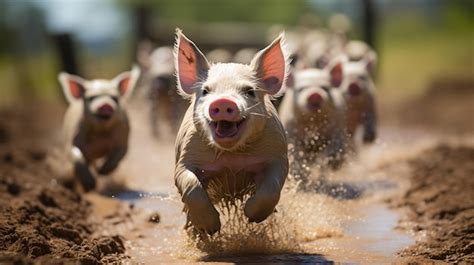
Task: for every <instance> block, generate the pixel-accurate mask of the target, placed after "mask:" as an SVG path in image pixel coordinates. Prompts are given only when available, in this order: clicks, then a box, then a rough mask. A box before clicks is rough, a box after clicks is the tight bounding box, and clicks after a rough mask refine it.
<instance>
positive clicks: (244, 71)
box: [174, 30, 288, 234]
mask: <svg viewBox="0 0 474 265" xmlns="http://www.w3.org/2000/svg"><path fill="white" fill-rule="evenodd" d="M283 38H284V37H283V35H281V36H280V37H278V38H277V39H276V40H275V41H274V42H272V43H271V44H270V45H269V46H268V47H266V48H265V49H263V50H261V51H260V52H258V53H257V54H256V55H255V56H254V58H253V60H252V62H251V63H250V64H249V65H245V64H236V63H215V64H210V63H209V62H208V60H207V59H206V57H205V56H204V55H203V54H202V52H201V51H200V50H199V49H198V48H197V46H196V45H195V44H194V43H193V42H192V41H190V40H189V39H188V38H187V37H185V36H184V35H183V34H182V32H181V31H180V30H177V32H176V46H175V57H176V75H177V80H178V90H179V92H180V93H181V94H182V95H183V96H184V97H185V98H188V99H189V100H190V102H191V105H190V106H189V108H188V111H187V112H186V114H185V117H184V119H183V122H182V124H181V128H180V130H179V133H178V136H177V139H176V166H175V175H174V179H175V184H176V187H177V188H178V191H179V193H180V194H181V196H182V201H183V202H184V205H185V211H186V213H187V219H188V226H193V227H194V228H196V229H197V230H198V231H205V232H207V233H209V234H212V233H215V232H216V231H218V230H220V226H221V223H220V220H219V213H218V211H217V210H216V208H215V206H214V205H215V204H217V203H219V202H222V201H224V202H230V203H232V202H235V201H236V200H238V199H243V198H246V195H250V197H249V198H248V199H247V201H246V202H245V206H244V209H243V210H244V214H245V215H246V216H247V217H248V219H249V221H250V222H262V221H264V220H265V219H266V218H267V217H268V216H269V215H270V214H272V213H273V212H274V210H275V206H276V205H277V203H278V201H279V199H280V192H281V189H282V187H283V184H284V183H285V180H286V177H287V174H288V153H287V141H286V137H285V132H284V129H283V126H282V125H281V123H280V120H279V119H278V114H277V112H276V110H275V108H274V107H273V105H272V103H271V102H270V97H275V96H278V95H280V94H281V93H283V89H284V85H283V84H284V83H285V77H286V74H287V70H288V64H287V57H286V53H285V49H284V48H283V41H284V39H283Z"/></svg>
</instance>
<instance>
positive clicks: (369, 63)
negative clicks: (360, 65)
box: [364, 51, 377, 78]
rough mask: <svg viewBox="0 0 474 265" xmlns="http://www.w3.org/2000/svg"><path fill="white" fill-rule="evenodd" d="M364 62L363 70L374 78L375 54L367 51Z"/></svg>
mask: <svg viewBox="0 0 474 265" xmlns="http://www.w3.org/2000/svg"><path fill="white" fill-rule="evenodd" d="M364 61H365V63H366V65H365V68H366V69H367V71H368V72H369V74H370V75H371V76H372V78H374V76H375V70H376V68H377V54H376V53H375V52H374V51H369V52H368V53H367V54H366V55H365V56H364Z"/></svg>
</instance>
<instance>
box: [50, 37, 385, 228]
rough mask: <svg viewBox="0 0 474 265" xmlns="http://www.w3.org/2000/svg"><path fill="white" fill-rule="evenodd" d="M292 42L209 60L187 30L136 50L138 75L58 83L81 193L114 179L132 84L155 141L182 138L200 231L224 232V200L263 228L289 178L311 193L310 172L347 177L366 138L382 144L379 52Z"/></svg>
mask: <svg viewBox="0 0 474 265" xmlns="http://www.w3.org/2000/svg"><path fill="white" fill-rule="evenodd" d="M288 35H289V36H290V37H292V38H288V39H285V35H284V34H280V35H279V36H278V37H276V38H275V39H274V40H273V41H272V42H271V43H270V44H269V45H268V46H267V47H265V48H263V49H261V50H260V51H258V50H255V49H253V48H246V49H243V50H240V51H238V52H237V53H235V54H232V53H231V52H229V51H227V50H225V49H216V50H213V51H211V52H209V53H208V54H207V55H204V54H203V52H201V50H200V49H199V48H198V46H197V45H196V44H195V43H194V42H192V41H191V40H190V39H188V38H187V37H186V36H185V35H184V34H183V33H182V32H181V30H179V29H178V30H177V31H176V43H175V45H174V47H173V48H172V47H160V48H158V49H156V50H154V51H152V52H146V51H145V52H144V51H139V53H138V62H139V63H140V66H141V69H142V73H141V74H140V70H139V69H138V67H134V68H133V69H132V70H131V71H129V72H124V73H122V74H119V75H118V76H117V77H115V78H114V79H112V80H101V79H97V80H84V79H82V78H81V77H78V76H74V75H70V74H67V73H61V74H59V81H60V83H61V85H62V87H63V90H64V94H65V96H66V98H67V99H68V101H69V103H70V104H69V109H68V110H67V112H66V115H65V119H64V134H65V140H66V152H67V155H68V157H70V159H71V161H72V166H73V170H74V175H75V176H76V178H77V180H78V181H79V182H80V183H81V186H82V187H83V189H84V190H86V191H89V190H92V189H94V188H95V185H96V178H95V176H94V175H96V174H100V175H106V174H109V173H111V172H112V171H113V170H114V169H115V168H116V167H117V166H118V165H119V163H120V161H121V160H122V158H123V157H124V156H125V154H126V152H127V147H128V135H129V130H130V127H129V123H128V117H127V113H126V109H125V107H124V106H125V103H126V101H127V100H128V99H129V98H130V95H131V94H132V92H133V89H134V87H135V86H137V87H139V88H140V89H139V91H138V92H140V94H139V95H141V97H142V98H146V100H147V101H148V102H149V104H147V105H149V110H150V111H149V113H150V115H149V120H150V127H151V131H152V132H153V134H154V135H155V136H157V137H159V131H160V130H159V123H158V120H165V121H167V122H168V123H169V127H170V128H171V129H172V130H173V131H175V132H176V134H177V136H176V145H175V153H176V160H175V170H174V180H175V185H176V187H177V189H178V191H179V193H180V195H181V199H182V202H183V203H184V211H185V213H186V215H187V225H186V226H187V227H188V228H191V229H193V230H194V231H195V232H199V233H201V232H204V233H207V234H213V233H215V232H217V231H219V230H220V227H221V223H220V218H219V211H218V209H216V205H217V204H218V203H219V202H222V201H224V202H235V201H236V200H245V203H244V204H243V205H244V207H243V212H244V214H245V216H246V217H247V218H248V220H249V222H257V223H258V222H262V221H264V220H265V219H266V218H267V217H268V216H269V215H271V214H272V213H273V212H274V211H275V207H276V205H277V204H278V201H279V199H280V193H281V191H282V189H283V186H284V184H285V181H286V180H287V178H288V179H289V180H290V181H293V182H294V183H296V184H297V185H296V186H297V187H298V188H299V189H301V190H307V189H308V183H310V182H311V181H312V180H311V178H310V175H311V172H312V168H314V167H315V166H318V167H319V168H320V169H321V170H320V172H321V173H320V175H321V176H320V178H322V177H323V176H324V175H325V174H324V172H327V171H328V170H336V169H338V168H339V167H340V166H341V165H343V163H344V161H345V160H346V159H347V157H348V155H349V154H353V153H354V151H355V149H356V143H357V142H358V139H356V138H357V137H356V136H357V135H359V133H358V132H359V131H360V132H361V134H360V135H361V141H362V142H363V143H371V142H373V141H374V140H375V138H376V121H377V117H376V108H375V96H374V94H375V87H374V83H373V76H374V71H375V67H376V54H375V52H374V51H373V50H372V49H371V48H370V47H369V46H368V45H366V44H365V43H363V42H361V41H346V40H345V39H344V38H339V37H338V36H337V35H334V34H331V33H327V32H323V31H314V32H310V33H306V34H300V35H298V34H292V33H291V32H290V34H288ZM230 61H235V63H231V62H230ZM139 79H140V80H139ZM186 109H187V110H186ZM159 115H163V116H161V117H159Z"/></svg>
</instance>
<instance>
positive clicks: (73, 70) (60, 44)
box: [52, 33, 80, 75]
mask: <svg viewBox="0 0 474 265" xmlns="http://www.w3.org/2000/svg"><path fill="white" fill-rule="evenodd" d="M52 37H53V40H54V43H55V45H56V49H57V51H58V54H59V58H60V60H61V67H62V71H66V72H68V73H70V74H75V75H80V72H79V68H78V65H77V57H76V51H75V49H74V42H73V40H72V36H71V34H69V33H59V34H54V35H53V36H52Z"/></svg>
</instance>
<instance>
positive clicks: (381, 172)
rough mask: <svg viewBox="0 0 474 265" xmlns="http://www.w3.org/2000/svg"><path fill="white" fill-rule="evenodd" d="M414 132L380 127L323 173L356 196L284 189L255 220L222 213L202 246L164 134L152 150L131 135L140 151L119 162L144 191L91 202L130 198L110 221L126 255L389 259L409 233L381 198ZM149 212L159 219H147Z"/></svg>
mask: <svg viewBox="0 0 474 265" xmlns="http://www.w3.org/2000/svg"><path fill="white" fill-rule="evenodd" d="M417 134H418V132H416V131H409V132H407V133H405V134H400V133H399V132H397V131H394V130H392V129H390V128H384V129H383V130H382V135H383V136H384V137H383V138H382V140H379V141H378V143H377V144H375V145H373V146H371V147H368V148H364V149H362V151H361V152H360V154H359V155H358V157H357V158H356V160H354V161H352V162H350V163H348V165H347V166H346V167H345V168H343V169H342V170H340V171H338V172H337V173H334V174H332V175H331V176H330V181H331V183H339V184H341V183H342V184H341V187H352V188H354V189H356V190H358V191H360V192H361V194H360V196H356V197H354V198H350V199H347V198H345V199H341V198H334V197H332V196H328V195H327V194H320V193H316V192H315V193H308V192H306V193H302V192H297V193H295V192H292V191H285V192H284V193H283V194H282V198H281V201H280V204H279V206H278V212H277V213H275V214H273V215H272V216H273V217H272V218H270V219H268V220H267V221H265V222H263V223H262V224H248V223H247V222H246V221H245V220H244V219H242V218H241V216H239V214H238V213H232V214H233V215H234V216H230V217H229V216H222V215H221V218H223V219H221V220H224V221H223V228H222V231H221V233H220V234H219V235H217V236H215V237H213V238H212V239H211V240H210V241H209V242H210V243H209V242H208V247H207V249H204V251H203V250H199V248H197V246H196V244H195V243H193V242H191V241H190V240H189V239H188V236H187V235H186V233H185V231H184V230H183V226H184V223H185V216H184V214H183V213H182V212H181V209H182V203H181V202H180V199H179V196H178V194H177V191H176V190H175V189H174V185H173V179H172V172H173V164H174V163H173V159H174V157H173V156H174V153H173V151H174V149H173V144H172V142H171V141H163V142H158V143H156V145H155V146H152V145H149V144H148V147H147V148H148V149H145V150H148V151H150V152H153V155H152V154H151V153H150V154H147V153H146V152H144V149H143V148H141V145H140V142H142V141H144V142H146V141H147V140H146V139H143V138H142V137H140V138H137V137H134V138H132V141H136V142H135V146H136V145H138V146H139V147H140V149H138V148H137V150H140V151H137V152H136V153H135V152H134V151H133V150H131V155H130V156H129V157H128V158H127V160H128V161H126V163H130V164H133V165H134V167H128V166H124V167H123V168H124V170H122V171H121V174H123V175H124V176H125V177H124V178H125V179H126V180H127V183H126V185H127V186H128V187H131V188H132V189H135V190H146V191H147V192H132V193H119V194H115V195H114V197H116V198H120V199H121V202H120V203H119V202H118V201H117V200H113V199H108V198H104V197H99V196H97V198H95V199H94V200H93V201H96V202H99V203H96V205H98V208H99V210H98V211H101V210H100V207H101V206H100V205H104V204H103V203H102V201H104V200H105V201H110V202H111V203H115V204H122V205H123V204H124V203H123V202H126V203H128V204H131V205H133V208H134V211H133V212H134V213H133V214H132V216H131V217H130V218H129V219H128V220H127V221H126V222H123V224H120V225H115V226H113V227H114V228H113V229H114V231H112V232H115V233H120V234H122V235H124V236H125V238H127V242H126V247H127V254H128V255H129V256H130V257H131V261H132V262H137V263H145V264H153V263H156V262H196V261H211V262H259V263H260V262H263V263H265V262H312V263H314V262H327V261H335V262H376V263H379V262H393V261H396V260H399V259H400V258H399V257H397V255H396V253H397V252H399V251H400V250H402V249H403V248H405V247H407V246H409V245H410V244H412V243H413V242H414V239H413V238H412V237H411V236H410V235H408V234H404V233H402V232H401V231H397V230H396V229H395V226H396V224H397V223H398V220H399V219H400V213H399V212H396V211H393V210H390V209H389V208H388V207H387V205H386V204H385V203H383V202H382V201H383V199H384V198H386V197H387V196H390V195H391V194H393V193H398V192H400V191H401V190H403V189H404V188H405V187H406V186H407V185H408V184H407V183H404V182H403V178H400V176H404V175H406V174H408V167H407V166H406V165H404V163H397V161H403V160H405V159H407V157H409V156H412V155H413V154H415V153H416V150H418V149H422V148H424V147H425V146H428V145H430V144H432V142H433V141H435V139H434V138H426V137H425V138H424V139H425V140H424V141H423V142H419V143H417V144H416V146H415V145H413V144H411V143H410V141H409V139H413V138H412V137H413V135H417ZM384 139H390V142H388V141H386V140H384ZM132 146H134V145H132ZM407 150H408V151H407ZM393 164H395V165H396V166H392V165H393ZM143 172H146V173H145V174H143ZM131 176H140V177H136V178H132V177H131ZM336 186H337V185H336ZM105 205H106V204H105ZM117 207H119V206H117ZM102 208H104V207H102ZM106 208H107V209H109V210H110V209H111V208H113V207H110V206H107V207H106ZM156 212H157V213H159V219H160V221H159V223H156V222H150V221H149V219H150V216H151V215H152V214H154V213H156ZM232 214H231V215H232ZM239 218H240V219H239ZM226 222H227V223H228V224H229V225H228V226H226V225H225V223H226ZM232 226H233V227H232ZM201 249H202V248H201Z"/></svg>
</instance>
